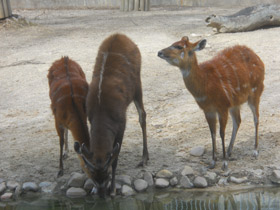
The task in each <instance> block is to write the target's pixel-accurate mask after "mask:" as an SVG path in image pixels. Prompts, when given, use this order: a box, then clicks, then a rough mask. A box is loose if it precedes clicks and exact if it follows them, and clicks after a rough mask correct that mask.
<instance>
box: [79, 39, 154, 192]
mask: <svg viewBox="0 0 280 210" xmlns="http://www.w3.org/2000/svg"><path fill="white" fill-rule="evenodd" d="M140 69H141V55H140V51H139V49H138V47H137V46H136V45H135V44H134V43H133V42H132V41H131V40H130V39H129V38H128V37H126V36H125V35H122V34H114V35H112V36H110V37H108V38H107V39H105V40H104V41H103V43H102V44H101V46H100V48H99V52H98V55H97V58H96V63H95V67H94V71H93V76H92V81H91V83H90V86H89V92H88V96H87V101H86V108H87V116H88V119H89V121H90V124H91V128H90V146H89V147H87V146H86V145H82V146H80V144H79V143H78V142H76V143H75V150H76V151H77V153H78V154H80V155H81V156H82V158H83V159H84V161H85V163H86V166H87V167H88V169H89V176H90V178H91V179H92V180H93V181H94V182H95V184H96V187H97V192H98V194H99V196H101V197H104V196H105V194H106V192H107V187H108V186H107V185H108V183H109V181H110V170H111V169H112V172H111V176H112V177H111V186H110V193H111V195H115V172H116V167H117V162H118V155H119V152H120V149H121V145H122V140H123V135H124V131H125V125H126V110H127V107H128V105H129V104H130V103H131V102H132V101H133V102H134V104H135V106H136V108H137V111H138V114H139V122H140V125H141V128H142V134H143V157H142V162H141V163H140V165H145V164H147V161H148V159H149V155H148V148H147V137H146V112H145V110H144V105H143V101H142V87H141V78H140Z"/></svg>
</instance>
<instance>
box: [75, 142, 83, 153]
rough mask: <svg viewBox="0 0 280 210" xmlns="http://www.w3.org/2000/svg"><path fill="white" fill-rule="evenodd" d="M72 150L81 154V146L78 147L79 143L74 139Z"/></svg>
mask: <svg viewBox="0 0 280 210" xmlns="http://www.w3.org/2000/svg"><path fill="white" fill-rule="evenodd" d="M74 150H75V151H76V152H77V153H78V154H81V153H82V152H81V147H80V143H79V142H77V141H75V143H74Z"/></svg>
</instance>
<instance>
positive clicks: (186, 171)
mask: <svg viewBox="0 0 280 210" xmlns="http://www.w3.org/2000/svg"><path fill="white" fill-rule="evenodd" d="M193 174H194V172H193V169H192V168H191V167H190V166H185V167H184V169H183V171H182V172H181V175H182V176H187V175H193Z"/></svg>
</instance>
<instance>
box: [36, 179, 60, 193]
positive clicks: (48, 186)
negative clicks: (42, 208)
mask: <svg viewBox="0 0 280 210" xmlns="http://www.w3.org/2000/svg"><path fill="white" fill-rule="evenodd" d="M56 186H57V183H56V182H41V183H40V184H39V187H40V188H41V191H42V192H43V193H50V194H51V193H53V192H54V190H55V188H56Z"/></svg>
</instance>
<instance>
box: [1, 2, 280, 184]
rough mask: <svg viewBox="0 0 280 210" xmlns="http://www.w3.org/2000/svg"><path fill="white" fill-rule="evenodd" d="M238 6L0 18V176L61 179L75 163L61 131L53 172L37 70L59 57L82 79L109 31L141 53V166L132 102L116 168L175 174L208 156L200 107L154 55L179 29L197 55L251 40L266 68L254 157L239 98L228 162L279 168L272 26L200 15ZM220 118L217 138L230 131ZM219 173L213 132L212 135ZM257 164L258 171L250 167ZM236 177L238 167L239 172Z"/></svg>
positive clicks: (49, 122) (51, 137)
mask: <svg viewBox="0 0 280 210" xmlns="http://www.w3.org/2000/svg"><path fill="white" fill-rule="evenodd" d="M239 9H241V8H190V7H184V8H177V7H169V8H167V7H166V8H165V7H164V8H152V11H150V12H130V13H123V12H120V11H119V10H36V11H30V10H24V11H23V10H20V11H13V13H14V14H19V15H21V16H22V17H24V18H25V19H26V20H27V21H30V22H29V23H32V24H28V25H26V22H24V21H18V22H17V23H12V22H9V23H6V24H3V23H2V24H0V40H1V41H0V52H1V53H0V55H1V57H0V96H1V97H0V178H3V179H5V180H16V181H18V182H25V181H36V182H40V181H46V180H47V181H64V180H66V179H68V178H69V176H70V174H71V173H72V172H74V171H80V170H81V169H80V166H79V161H78V158H77V156H76V154H75V152H74V150H73V139H72V136H71V135H70V141H69V143H70V157H69V158H68V159H67V160H65V161H64V166H65V175H64V176H63V177H62V178H59V179H57V178H56V175H57V172H58V160H59V141H58V136H57V134H56V130H55V126H54V118H53V116H52V113H51V110H50V99H49V95H48V91H49V88H48V81H47V71H48V69H49V67H50V66H51V64H52V62H54V61H55V60H57V59H59V58H60V57H61V56H63V55H68V56H69V57H70V58H72V59H74V60H75V61H77V62H78V63H79V64H80V65H81V67H82V68H83V70H84V72H85V74H86V76H87V80H88V82H90V81H91V76H92V69H93V65H94V62H95V57H96V54H97V51H98V47H99V45H100V44H101V42H102V41H103V40H104V39H105V38H106V37H107V36H109V35H110V34H112V33H115V32H121V33H124V34H126V35H128V36H129V37H130V38H131V39H132V40H133V41H134V42H135V43H136V44H137V45H138V47H139V49H140V51H141V54H142V84H143V95H144V104H145V109H146V112H147V130H148V149H149V153H150V160H149V165H148V166H147V167H145V168H136V165H137V164H138V162H139V161H140V160H141V155H142V133H141V129H140V125H139V123H138V114H137V112H136V109H135V107H134V105H131V106H130V107H129V109H128V113H127V127H126V132H125V137H124V141H123V147H122V150H121V153H120V156H119V165H118V168H117V174H128V175H131V176H134V177H137V176H140V175H141V173H142V172H143V171H144V170H147V171H151V172H156V171H158V170H160V169H163V168H166V169H169V170H171V171H173V172H178V173H179V172H180V171H181V170H182V169H183V167H184V166H186V165H189V166H191V167H193V168H194V169H195V170H196V171H197V173H198V172H199V171H201V169H202V168H203V167H205V166H207V163H208V162H209V161H210V160H211V153H212V152H211V151H212V147H211V138H210V131H209V129H208V125H207V122H206V120H205V118H204V114H203V112H202V110H200V109H199V107H198V106H197V104H196V103H195V101H194V99H193V97H192V96H191V95H190V93H189V92H188V91H187V89H186V88H185V86H184V83H183V79H182V76H181V73H180V71H179V69H177V68H175V67H172V66H170V65H169V64H167V63H166V62H165V61H163V60H162V59H160V58H158V57H157V52H158V51H159V50H161V49H162V48H165V47H167V46H169V45H170V44H172V43H173V42H175V41H177V40H179V39H180V38H181V37H182V36H186V35H187V36H189V37H190V40H191V41H197V40H199V39H202V38H206V39H207V46H206V48H205V49H204V50H203V51H201V52H198V53H197V57H198V60H199V61H200V62H201V61H205V60H207V59H210V58H211V57H212V56H213V55H215V54H216V53H217V52H218V51H219V50H222V49H223V48H225V47H228V46H232V45H235V44H245V45H247V46H249V47H250V48H252V49H253V50H254V51H255V52H256V53H257V54H258V55H259V56H260V57H261V59H262V60H263V62H264V63H265V66H266V73H265V90H264V92H263V95H262V98H261V104H260V127H259V135H260V156H259V158H258V160H255V159H254V158H253V157H252V152H253V149H254V123H253V116H252V113H251V111H250V109H249V108H248V106H247V105H246V104H245V105H243V106H242V110H241V115H242V116H241V117H242V123H241V127H240V129H239V132H238V135H237V139H236V143H235V146H234V149H233V154H232V155H233V160H231V161H230V162H229V168H230V170H231V171H232V172H233V173H235V172H236V173H239V174H240V173H243V174H248V173H249V172H252V171H256V170H257V169H260V170H261V173H263V174H269V173H271V169H277V168H278V169H280V164H279V162H280V153H279V148H280V128H279V125H280V122H279V119H280V112H279V111H280V106H279V102H280V92H279V89H280V74H279V70H280V46H279V34H280V28H271V29H265V30H257V31H253V32H246V33H234V34H215V33H214V32H213V31H212V28H207V27H206V25H205V22H204V20H205V18H206V17H207V16H208V15H211V14H221V15H228V14H232V13H234V12H236V11H238V10H239ZM231 130H232V123H231V119H229V121H228V125H227V131H226V139H227V141H226V145H228V143H229V139H230V136H231ZM197 146H204V147H205V149H206V152H205V154H204V155H203V156H202V157H192V156H190V154H189V152H190V150H191V149H192V148H193V147H197ZM217 146H218V162H217V166H216V168H215V169H213V170H212V171H214V172H217V173H220V172H221V165H222V149H221V140H220V138H217ZM260 170H259V171H260ZM240 176H242V174H240Z"/></svg>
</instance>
